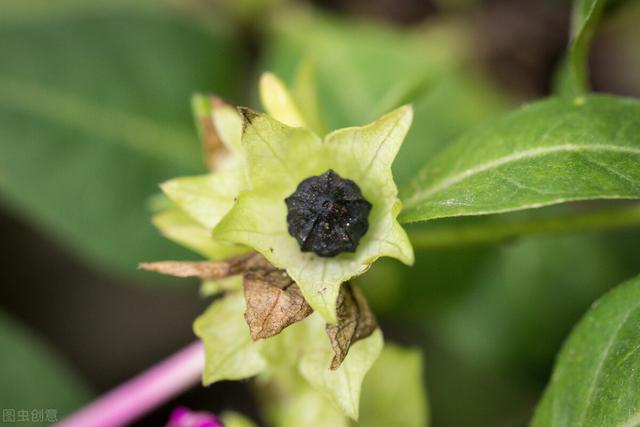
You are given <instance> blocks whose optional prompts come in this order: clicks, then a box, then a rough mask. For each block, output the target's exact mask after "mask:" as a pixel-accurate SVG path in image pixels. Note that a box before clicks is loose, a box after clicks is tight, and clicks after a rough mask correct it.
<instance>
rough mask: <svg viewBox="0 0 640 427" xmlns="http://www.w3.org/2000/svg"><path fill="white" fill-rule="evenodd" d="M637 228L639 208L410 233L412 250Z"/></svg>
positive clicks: (639, 216) (639, 215) (639, 219)
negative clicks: (544, 235)
mask: <svg viewBox="0 0 640 427" xmlns="http://www.w3.org/2000/svg"><path fill="white" fill-rule="evenodd" d="M632 226H640V205H633V206H624V207H617V208H608V209H600V210H597V211H589V212H577V213H573V214H568V215H563V216H556V217H551V218H527V219H517V220H514V219H511V220H505V221H499V222H498V221H491V222H485V223H478V224H469V225H460V226H455V225H454V226H451V225H447V226H436V227H433V228H426V229H421V230H413V231H412V232H411V233H410V238H411V243H412V244H413V246H414V248H415V249H416V250H428V249H441V248H450V247H456V246H465V245H477V244H488V243H496V242H500V241H502V240H505V239H509V238H513V237H517V236H524V235H530V234H552V233H555V234H559V233H574V232H578V231H591V230H609V229H616V228H626V227H632Z"/></svg>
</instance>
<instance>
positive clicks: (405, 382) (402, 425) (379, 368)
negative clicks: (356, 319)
mask: <svg viewBox="0 0 640 427" xmlns="http://www.w3.org/2000/svg"><path fill="white" fill-rule="evenodd" d="M428 412H429V410H428V406H427V394H426V390H425V387H424V384H423V369H422V354H421V353H420V350H418V349H405V348H402V347H399V346H396V345H393V344H389V343H387V344H385V346H384V349H383V350H382V353H381V354H380V357H379V358H378V360H377V361H376V363H375V364H374V365H373V367H372V368H371V370H370V371H369V373H368V374H367V377H366V378H365V380H364V383H363V384H362V404H361V408H360V419H359V421H358V422H357V423H355V425H357V426H363V427H388V426H394V427H426V426H427V425H428V424H429V422H428Z"/></svg>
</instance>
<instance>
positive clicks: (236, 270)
mask: <svg viewBox="0 0 640 427" xmlns="http://www.w3.org/2000/svg"><path fill="white" fill-rule="evenodd" d="M265 265H271V264H269V262H268V261H267V260H266V259H265V258H264V257H263V256H262V255H259V254H256V253H252V254H248V255H240V256H237V257H233V258H229V259H228V260H224V261H200V262H193V261H158V262H144V263H142V264H140V265H139V266H138V268H141V269H143V270H148V271H154V272H156V273H161V274H166V275H169V276H176V277H199V278H201V279H224V278H225V277H229V276H235V275H237V274H242V273H243V272H245V271H247V270H250V269H252V268H258V267H264V266H265Z"/></svg>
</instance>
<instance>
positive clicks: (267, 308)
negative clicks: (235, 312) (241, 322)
mask: <svg viewBox="0 0 640 427" xmlns="http://www.w3.org/2000/svg"><path fill="white" fill-rule="evenodd" d="M244 296H245V300H246V305H247V311H246V312H245V315H244V317H245V319H246V320H247V324H248V325H249V330H250V332H251V338H253V339H254V340H258V339H260V338H269V337H272V336H275V335H278V334H279V333H280V332H281V331H282V330H283V329H284V328H286V327H287V326H289V325H291V324H293V323H295V322H299V321H301V320H302V319H304V318H306V317H307V316H309V315H310V314H311V313H312V312H313V309H312V308H311V306H309V304H307V302H306V301H305V299H304V297H303V296H302V292H301V291H300V288H299V287H298V285H297V284H296V283H295V282H294V281H293V280H292V279H291V277H289V275H288V274H287V273H286V271H284V270H278V269H276V268H275V267H273V266H269V267H262V268H254V269H252V270H249V271H247V272H245V274H244Z"/></svg>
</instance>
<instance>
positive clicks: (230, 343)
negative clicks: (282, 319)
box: [193, 292, 267, 385]
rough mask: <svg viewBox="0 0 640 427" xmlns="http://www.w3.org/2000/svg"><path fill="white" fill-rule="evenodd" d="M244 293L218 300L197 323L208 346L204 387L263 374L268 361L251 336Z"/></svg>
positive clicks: (199, 331) (200, 333)
mask: <svg viewBox="0 0 640 427" xmlns="http://www.w3.org/2000/svg"><path fill="white" fill-rule="evenodd" d="M244 311H245V303H244V297H243V295H242V292H231V293H228V294H226V295H225V296H224V297H223V298H221V299H219V300H217V301H215V302H214V303H213V304H211V306H210V307H209V308H208V309H207V311H205V312H204V313H203V314H202V315H201V316H200V317H198V318H197V319H196V321H195V322H194V324H193V330H194V332H195V334H196V335H197V336H198V337H200V339H201V340H202V342H203V343H204V349H205V357H206V359H205V367H204V373H203V374H202V382H203V384H204V385H209V384H212V383H214V382H216V381H221V380H240V379H244V378H249V377H252V376H255V375H257V374H259V373H260V372H262V371H264V370H265V369H266V368H267V361H266V360H265V359H264V357H262V355H261V354H260V349H259V347H258V345H257V344H256V343H254V342H253V341H252V340H251V337H250V336H249V327H248V326H247V323H246V322H245V320H244Z"/></svg>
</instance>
